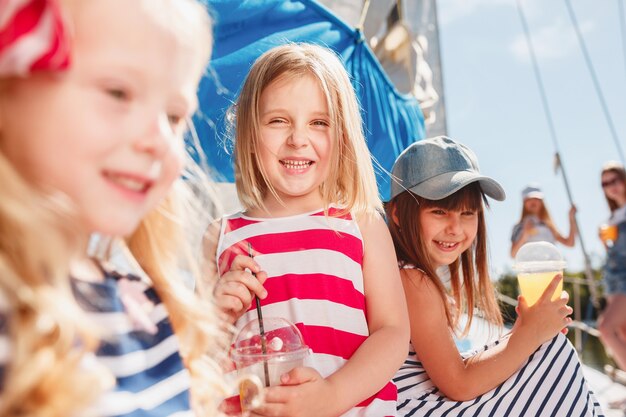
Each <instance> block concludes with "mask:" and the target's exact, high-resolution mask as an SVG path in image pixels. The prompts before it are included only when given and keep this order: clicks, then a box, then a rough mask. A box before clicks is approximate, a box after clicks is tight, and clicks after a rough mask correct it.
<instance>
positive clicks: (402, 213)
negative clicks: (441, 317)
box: [385, 182, 502, 335]
mask: <svg viewBox="0 0 626 417" xmlns="http://www.w3.org/2000/svg"><path fill="white" fill-rule="evenodd" d="M485 205H487V201H486V198H485V196H484V194H483V192H482V190H481V188H480V184H479V183H477V182H474V183H471V184H469V185H467V186H465V187H463V188H461V189H460V190H459V191H457V192H456V193H454V194H452V195H451V196H449V197H446V198H444V199H442V200H436V201H433V200H428V199H425V198H422V197H420V196H418V195H417V194H414V193H412V192H410V191H405V192H403V193H400V194H399V195H398V196H396V197H395V198H393V199H392V200H391V201H390V202H389V203H387V205H386V207H385V209H386V212H387V219H388V225H389V230H390V233H391V237H392V238H393V242H394V246H395V249H396V256H397V258H398V261H399V262H401V263H407V264H412V265H414V266H416V267H418V268H420V269H422V270H423V271H424V273H425V275H426V276H427V277H428V279H430V280H431V281H432V283H433V284H434V285H435V286H436V288H437V290H438V291H439V294H440V295H441V298H442V300H443V301H444V306H445V311H446V319H447V321H448V325H449V326H450V328H451V329H452V330H454V331H456V329H457V324H458V321H459V317H460V315H461V313H463V312H465V313H467V317H468V320H467V323H466V325H465V327H464V328H463V331H462V334H463V335H465V334H467V332H468V331H469V328H470V325H471V323H472V319H473V316H474V308H475V307H478V308H480V309H481V310H482V312H483V314H484V315H485V318H486V319H487V320H489V321H490V322H492V323H495V324H498V325H501V324H502V317H501V315H500V309H499V307H498V303H497V301H496V297H495V290H494V288H493V285H492V284H491V279H490V276H489V267H488V262H487V232H486V226H485V216H484V206H485ZM431 207H439V208H442V209H444V210H454V211H456V210H473V211H476V212H477V214H478V232H477V234H476V238H475V240H474V243H473V244H472V245H471V246H470V247H469V248H468V249H467V250H466V251H465V252H463V253H462V254H461V256H460V258H459V259H457V260H455V261H454V262H453V263H452V264H450V265H449V266H448V268H449V271H450V285H451V292H452V297H453V298H454V301H455V303H454V305H452V303H450V302H449V301H448V297H447V294H448V291H447V290H446V287H445V286H444V284H443V283H442V281H441V279H440V278H439V276H438V275H437V271H436V267H435V265H434V264H433V262H432V260H431V259H430V257H429V255H428V250H427V248H426V243H425V242H424V240H423V239H422V236H421V230H420V222H419V215H420V212H421V211H423V210H426V209H428V208H431ZM394 217H395V219H396V220H397V223H396V221H395V220H394Z"/></svg>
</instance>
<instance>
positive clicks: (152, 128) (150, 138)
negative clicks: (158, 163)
mask: <svg viewBox="0 0 626 417" xmlns="http://www.w3.org/2000/svg"><path fill="white" fill-rule="evenodd" d="M175 136H176V135H175V133H174V131H173V129H172V126H171V125H170V122H169V119H168V116H167V114H165V113H159V114H158V115H157V116H153V117H151V118H150V121H149V122H148V123H147V126H146V127H145V129H144V132H143V133H142V134H140V135H139V136H138V138H137V140H136V141H135V149H136V150H137V151H138V152H143V153H147V154H150V155H151V156H153V157H155V158H160V157H161V156H163V154H165V153H166V152H167V151H168V150H169V149H170V147H171V146H172V144H173V143H174V141H175Z"/></svg>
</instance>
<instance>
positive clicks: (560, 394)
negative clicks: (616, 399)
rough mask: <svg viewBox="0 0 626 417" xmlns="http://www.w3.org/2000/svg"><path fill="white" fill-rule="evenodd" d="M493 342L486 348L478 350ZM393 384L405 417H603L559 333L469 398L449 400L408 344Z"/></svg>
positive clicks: (568, 347) (564, 339)
mask: <svg viewBox="0 0 626 417" xmlns="http://www.w3.org/2000/svg"><path fill="white" fill-rule="evenodd" d="M498 343H499V342H496V343H494V344H492V345H490V346H485V347H484V349H483V350H486V349H489V348H490V347H492V346H495V345H497V344H498ZM394 382H395V383H396V385H397V387H398V415H400V416H405V417H409V416H412V417H418V416H419V417H444V416H448V417H455V416H463V417H500V416H507V417H522V416H532V417H544V416H545V417H547V416H551V417H565V416H567V417H591V416H603V415H604V414H603V412H602V409H601V408H600V405H599V403H598V401H597V400H596V398H595V396H594V394H593V392H591V390H590V389H589V387H588V386H587V381H586V380H585V378H584V376H583V374H582V370H581V365H580V362H579V360H578V355H577V353H576V350H575V349H574V347H573V346H572V344H571V343H570V342H569V341H568V340H567V338H566V337H565V336H563V335H562V334H559V335H558V336H556V337H555V338H554V339H552V340H550V341H548V342H546V343H544V344H543V345H541V346H540V347H539V349H537V350H536V351H535V352H534V353H533V354H532V355H531V356H530V358H528V360H527V361H526V363H524V365H523V366H522V367H521V368H520V369H519V370H518V371H517V372H516V373H515V374H513V375H512V376H511V377H510V378H509V379H507V380H506V381H505V382H503V383H502V384H501V385H499V386H498V387H496V388H495V389H493V390H491V391H489V392H487V393H485V394H483V395H481V396H479V397H478V398H475V399H473V400H470V401H453V400H450V399H448V398H446V397H445V396H444V395H443V394H442V393H441V392H439V390H438V389H437V387H436V386H435V385H434V384H433V383H432V381H431V380H430V378H429V377H428V374H427V373H426V371H425V370H424V368H423V367H422V364H421V363H420V361H419V358H418V357H417V355H416V353H415V349H414V348H413V346H412V345H410V346H409V356H408V358H407V359H406V361H405V362H404V365H403V366H402V367H401V368H400V370H399V371H398V372H397V373H396V376H395V377H394ZM458 383H459V384H463V383H465V382H464V381H458Z"/></svg>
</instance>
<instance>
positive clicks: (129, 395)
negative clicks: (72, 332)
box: [0, 271, 194, 417]
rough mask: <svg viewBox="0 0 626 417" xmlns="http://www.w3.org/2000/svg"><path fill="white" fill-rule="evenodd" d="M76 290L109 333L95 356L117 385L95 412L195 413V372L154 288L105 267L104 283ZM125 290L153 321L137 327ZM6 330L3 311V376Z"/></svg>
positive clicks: (138, 415) (134, 415) (139, 416)
mask: <svg viewBox="0 0 626 417" xmlns="http://www.w3.org/2000/svg"><path fill="white" fill-rule="evenodd" d="M127 288H129V290H128V289H127ZM72 289H73V291H74V296H75V297H76V300H77V302H78V304H79V305H80V306H81V307H82V308H83V309H84V310H85V311H86V312H87V315H88V318H89V319H91V320H92V321H93V323H94V325H95V326H99V327H101V328H103V329H105V330H106V331H107V333H106V336H105V340H104V341H102V342H101V344H100V346H99V348H98V349H97V351H96V352H95V354H96V358H95V359H96V361H97V362H99V363H100V364H102V365H104V366H105V367H106V368H107V369H108V370H109V371H110V372H111V373H112V374H113V376H114V377H115V380H116V384H115V387H114V388H113V390H111V391H109V392H105V393H104V394H103V396H102V397H101V398H100V400H99V401H98V402H97V404H95V405H94V407H93V410H95V412H96V415H98V416H101V417H112V416H116V417H147V416H150V417H165V416H176V417H191V416H193V415H194V414H193V413H192V412H191V406H190V397H189V387H190V383H191V380H190V376H189V373H188V372H187V370H186V368H185V366H184V365H183V362H182V359H181V357H180V355H179V349H178V340H177V338H176V336H175V335H174V332H173V329H172V326H171V324H170V321H169V318H168V315H167V311H166V310H165V306H164V305H163V304H162V303H161V301H160V299H159V297H158V296H157V294H156V292H155V291H154V289H153V288H152V287H150V286H149V285H148V284H146V283H145V282H143V281H142V280H141V279H140V278H138V277H136V276H133V275H126V276H122V275H119V274H117V273H115V272H110V271H105V278H104V281H102V282H98V283H94V282H85V281H79V280H72ZM124 292H125V293H126V294H127V295H128V294H129V292H130V293H133V294H129V295H130V296H131V297H135V298H138V299H139V301H140V302H142V306H143V307H147V306H150V308H149V309H148V308H146V310H148V311H147V315H146V317H147V319H148V320H149V323H146V324H144V325H143V326H141V325H138V324H137V323H136V321H134V320H133V318H132V317H131V316H130V315H129V314H128V313H127V311H126V308H125V306H124V303H123V302H122V298H121V294H122V293H124ZM5 319H6V317H5ZM3 323H4V325H3ZM7 332H8V329H7V327H6V320H2V314H0V379H3V378H2V376H3V374H4V368H5V366H6V364H7V363H9V362H10V356H11V353H10V345H9V340H8V337H7ZM10 383H11V381H10V380H7V381H0V394H1V392H2V386H3V384H10Z"/></svg>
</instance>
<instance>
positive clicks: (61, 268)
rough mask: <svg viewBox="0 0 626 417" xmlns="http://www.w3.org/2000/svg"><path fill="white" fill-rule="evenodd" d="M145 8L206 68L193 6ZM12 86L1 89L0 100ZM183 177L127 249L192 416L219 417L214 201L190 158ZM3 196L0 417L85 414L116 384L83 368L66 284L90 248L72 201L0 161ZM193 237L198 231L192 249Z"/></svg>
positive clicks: (80, 314)
mask: <svg viewBox="0 0 626 417" xmlns="http://www.w3.org/2000/svg"><path fill="white" fill-rule="evenodd" d="M151 1H154V0H151ZM63 4H64V5H65V6H68V7H70V6H72V5H74V4H75V5H77V6H79V5H80V2H78V1H75V0H64V1H63ZM146 4H149V5H150V6H149V7H146V10H150V11H151V17H154V18H155V19H157V23H161V24H162V25H163V27H168V28H170V29H168V30H171V31H172V33H174V34H176V36H177V39H178V40H179V41H180V42H181V44H182V45H183V47H191V48H195V50H197V52H198V56H199V57H201V58H202V59H203V61H202V62H203V63H206V61H207V60H208V58H209V54H210V49H211V42H212V36H211V24H210V18H209V16H208V14H207V11H206V9H205V8H204V7H203V6H202V5H201V4H200V3H199V2H197V1H196V0H162V1H161V2H159V6H162V5H167V6H168V7H166V9H165V10H162V9H160V7H157V6H154V4H150V2H149V1H148V2H146ZM157 16H158V17H157ZM159 19H160V20H159ZM68 23H69V24H71V21H70V22H68ZM172 25H173V26H172ZM198 70H199V69H198ZM10 82H11V81H10V80H0V93H1V92H2V88H3V87H4V86H5V85H8V84H9V83H10ZM1 140H2V131H1V126H0V141H1ZM196 142H197V141H196ZM183 177H184V180H183V179H179V180H178V181H177V182H176V183H175V185H174V187H173V188H172V190H171V192H170V193H169V195H168V196H167V197H166V198H165V199H164V201H162V202H161V204H160V205H159V206H158V207H156V208H155V209H153V210H152V212H151V213H149V214H148V215H147V216H146V217H145V218H144V219H143V221H142V222H141V224H140V225H139V227H138V228H137V230H136V231H135V232H134V233H133V234H132V236H130V237H129V238H128V246H129V248H130V250H131V252H132V254H133V255H134V256H135V257H136V259H137V262H138V263H139V265H140V266H141V267H142V268H143V270H144V271H145V272H146V273H147V274H148V276H149V277H150V279H151V280H152V283H153V285H154V288H155V290H156V292H157V293H158V295H159V297H160V298H161V299H162V301H163V303H164V305H165V307H166V309H167V311H168V314H169V316H170V320H171V323H172V326H173V328H174V331H175V333H176V335H177V337H178V339H179V343H180V350H181V355H182V357H183V360H184V362H185V365H186V366H187V368H188V369H189V370H190V372H191V375H192V384H193V386H192V401H193V405H194V409H195V410H196V411H197V414H199V415H215V414H217V401H218V397H221V396H222V395H223V393H224V384H223V382H222V375H221V371H220V368H219V366H218V361H219V359H220V358H221V357H222V356H223V355H224V354H225V346H226V341H225V337H226V336H225V332H224V329H223V327H222V325H221V322H220V321H219V320H218V313H217V311H216V308H215V307H214V305H213V302H212V288H211V286H212V285H213V282H211V280H201V279H200V278H199V277H201V274H200V273H199V266H198V265H199V263H200V258H201V253H200V238H199V236H198V235H197V230H199V228H204V227H206V224H207V223H208V221H209V220H208V219H207V217H208V216H209V214H210V213H208V210H207V207H212V206H214V204H211V203H213V202H215V201H216V200H215V199H214V198H215V197H214V193H211V191H210V190H209V189H208V188H207V187H208V185H209V184H208V179H207V178H206V176H205V174H204V173H203V171H202V170H201V169H200V167H198V166H197V164H196V163H195V162H193V160H192V158H191V157H188V161H187V167H186V171H185V173H184V175H183ZM0 195H2V198H1V199H0V276H2V279H0V318H1V317H2V316H5V317H6V319H7V322H8V329H7V331H8V337H9V341H10V349H11V350H10V360H9V362H8V363H7V368H6V374H5V375H4V381H5V384H4V387H3V393H2V396H1V399H0V415H2V416H24V415H32V416H46V417H48V416H49V417H53V416H54V417H57V416H59V417H60V416H64V417H65V416H68V415H77V414H79V415H83V414H85V413H88V411H86V410H88V409H89V408H88V407H89V405H92V404H93V402H94V401H95V400H96V399H97V398H98V396H99V395H100V394H101V393H102V391H103V390H104V389H106V388H108V387H110V385H111V384H112V383H113V379H112V376H111V375H110V374H109V373H108V372H107V371H105V370H104V369H102V368H100V367H95V368H94V367H93V366H92V367H87V366H85V365H86V363H85V360H86V358H87V355H88V354H89V353H90V352H93V351H94V350H95V349H96V348H97V346H98V342H99V338H98V334H95V333H94V331H93V330H92V328H93V324H92V323H90V322H89V320H88V318H87V317H86V314H85V313H84V311H83V310H81V309H80V307H79V306H78V305H77V303H76V300H75V298H74V296H73V294H72V291H71V288H70V279H69V278H68V277H69V263H70V260H71V259H72V258H73V257H76V256H84V250H85V248H86V244H87V242H85V241H84V238H81V237H80V234H79V232H78V231H77V230H74V229H73V227H72V224H73V221H72V220H73V218H74V215H75V213H74V212H73V210H72V205H71V202H69V201H65V200H64V199H63V198H62V197H60V196H55V195H51V194H50V193H49V192H48V191H47V190H41V189H38V188H37V187H35V186H33V185H31V184H28V183H27V181H25V180H24V179H23V178H22V177H21V175H20V174H19V173H18V170H17V169H16V167H14V166H12V164H11V162H10V161H9V160H7V158H6V157H5V156H3V155H2V154H1V153H0ZM201 196H207V197H206V198H205V199H204V200H202V199H201V198H200V197H201ZM211 214H213V213H211ZM190 231H196V236H198V239H197V241H196V242H194V241H193V240H192V239H191V238H189V236H193V235H194V234H193V233H189V232H190ZM181 268H185V269H186V270H188V271H190V272H191V273H192V274H193V275H194V277H196V278H198V279H197V280H196V285H195V288H196V290H197V291H198V295H200V296H201V297H200V296H198V295H196V294H194V291H193V290H192V289H190V288H187V287H186V286H185V285H184V284H183V281H182V279H177V278H176V277H181V275H182V274H181ZM95 411H97V410H95Z"/></svg>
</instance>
